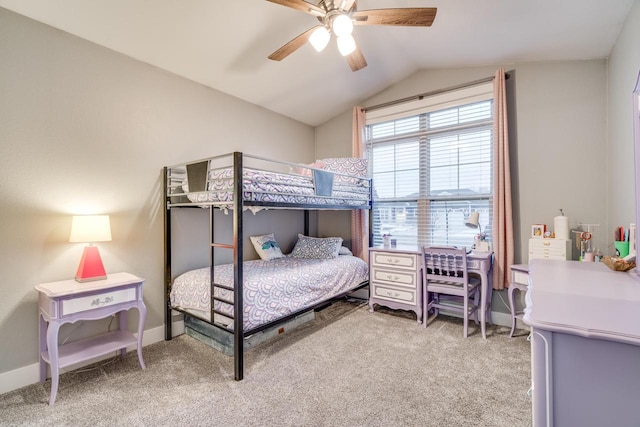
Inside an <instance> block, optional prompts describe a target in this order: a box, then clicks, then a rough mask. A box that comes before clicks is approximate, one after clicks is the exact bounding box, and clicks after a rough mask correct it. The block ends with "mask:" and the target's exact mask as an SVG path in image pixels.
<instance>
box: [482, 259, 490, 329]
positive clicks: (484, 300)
mask: <svg viewBox="0 0 640 427" xmlns="http://www.w3.org/2000/svg"><path fill="white" fill-rule="evenodd" d="M488 293H489V277H487V273H486V272H484V271H483V272H481V273H480V330H482V339H485V340H486V339H487V323H486V322H487V294H488Z"/></svg>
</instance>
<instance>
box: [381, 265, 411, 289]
mask: <svg viewBox="0 0 640 427" xmlns="http://www.w3.org/2000/svg"><path fill="white" fill-rule="evenodd" d="M371 280H372V281H376V282H386V283H389V284H393V285H397V286H406V287H409V288H412V289H415V288H416V283H417V273H416V271H415V270H412V271H408V270H399V269H398V270H392V269H386V270H383V269H381V268H377V267H374V268H373V269H372V270H371Z"/></svg>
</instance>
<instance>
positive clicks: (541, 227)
mask: <svg viewBox="0 0 640 427" xmlns="http://www.w3.org/2000/svg"><path fill="white" fill-rule="evenodd" d="M545 231H547V226H546V224H533V225H532V226H531V237H533V238H536V239H542V238H544V233H545Z"/></svg>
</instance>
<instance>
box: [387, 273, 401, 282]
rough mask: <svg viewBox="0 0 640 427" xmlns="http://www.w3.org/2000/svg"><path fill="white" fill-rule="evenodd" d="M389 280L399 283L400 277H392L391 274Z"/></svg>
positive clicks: (388, 275)
mask: <svg viewBox="0 0 640 427" xmlns="http://www.w3.org/2000/svg"><path fill="white" fill-rule="evenodd" d="M387 279H389V280H392V281H395V282H397V281H398V279H400V278H399V277H398V276H392V275H391V274H387Z"/></svg>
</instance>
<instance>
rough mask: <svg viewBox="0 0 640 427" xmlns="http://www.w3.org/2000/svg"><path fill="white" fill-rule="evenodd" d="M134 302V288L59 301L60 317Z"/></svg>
mask: <svg viewBox="0 0 640 427" xmlns="http://www.w3.org/2000/svg"><path fill="white" fill-rule="evenodd" d="M135 300H136V288H134V287H132V288H126V289H118V290H114V291H109V292H105V293H102V294H95V295H88V296H86V297H79V298H73V299H64V300H62V301H61V310H60V311H61V313H60V316H61V317H62V316H68V315H70V314H74V313H80V312H83V311H87V310H95V309H98V308H103V307H109V306H111V305H115V304H121V303H124V302H130V301H135Z"/></svg>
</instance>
